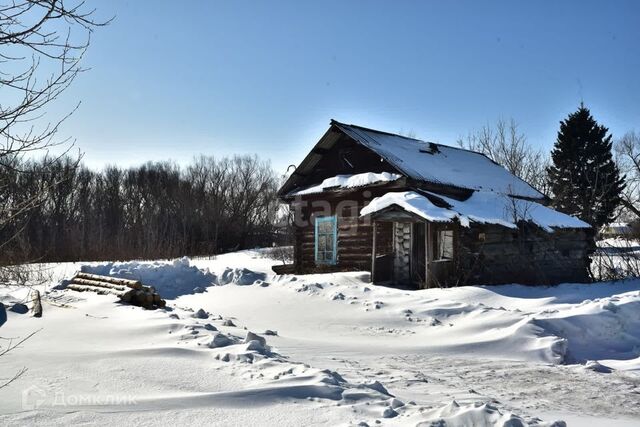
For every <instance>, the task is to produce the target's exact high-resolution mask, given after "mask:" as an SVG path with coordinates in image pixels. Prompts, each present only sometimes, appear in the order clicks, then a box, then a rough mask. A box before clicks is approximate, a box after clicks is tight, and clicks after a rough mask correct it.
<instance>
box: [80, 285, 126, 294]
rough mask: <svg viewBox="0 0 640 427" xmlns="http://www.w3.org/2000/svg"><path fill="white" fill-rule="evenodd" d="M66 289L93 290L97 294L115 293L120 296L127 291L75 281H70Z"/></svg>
mask: <svg viewBox="0 0 640 427" xmlns="http://www.w3.org/2000/svg"><path fill="white" fill-rule="evenodd" d="M67 289H71V290H72V291H78V292H87V291H90V292H95V293H97V294H100V295H105V294H110V295H116V296H122V295H124V294H125V293H127V291H119V290H116V289H111V288H102V287H99V286H91V285H79V284H75V283H71V284H69V285H67Z"/></svg>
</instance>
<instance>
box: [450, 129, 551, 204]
mask: <svg viewBox="0 0 640 427" xmlns="http://www.w3.org/2000/svg"><path fill="white" fill-rule="evenodd" d="M458 145H459V146H460V147H462V148H466V149H468V150H473V151H477V152H479V153H482V154H484V155H486V156H487V157H489V158H490V159H491V160H493V161H494V162H496V163H498V164H499V165H501V166H503V167H505V168H506V169H507V170H508V171H509V172H511V173H512V174H514V175H516V176H517V177H519V178H522V179H523V180H525V181H526V182H528V183H529V184H531V185H532V186H533V187H535V188H536V189H537V190H538V191H540V192H541V193H543V194H548V187H547V186H548V184H547V179H546V167H547V165H548V163H549V158H548V156H547V155H545V153H544V152H543V151H542V150H538V149H535V148H534V147H533V146H531V145H530V144H529V143H528V142H527V137H526V136H525V135H524V133H522V132H520V130H519V129H518V123H517V122H516V121H515V120H514V119H509V120H508V121H506V120H504V119H499V120H498V121H497V122H496V124H495V126H491V125H486V126H483V127H482V128H481V129H480V130H478V131H475V132H471V133H469V135H467V137H466V138H460V139H458Z"/></svg>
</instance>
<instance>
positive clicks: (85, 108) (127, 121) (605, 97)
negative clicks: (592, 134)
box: [52, 0, 640, 172]
mask: <svg viewBox="0 0 640 427" xmlns="http://www.w3.org/2000/svg"><path fill="white" fill-rule="evenodd" d="M90 3H96V4H95V6H96V7H97V8H98V9H99V12H100V16H108V15H116V19H115V21H114V22H113V23H112V24H111V25H110V26H108V27H106V28H102V29H99V30H98V31H97V32H96V33H95V34H94V36H93V38H92V45H91V47H90V50H89V52H88V53H87V55H86V62H85V65H86V66H89V67H91V70H90V71H89V72H87V73H84V74H83V75H81V76H80V77H79V78H78V79H77V80H76V82H75V83H74V86H73V87H72V88H70V89H69V91H68V92H67V93H66V94H65V96H64V98H63V99H62V100H61V101H60V102H58V103H57V104H56V106H55V109H56V111H53V112H52V113H57V112H60V113H61V112H63V111H65V109H68V108H69V106H71V105H72V104H73V103H74V102H76V101H77V100H81V101H82V105H81V107H80V109H79V110H78V111H77V112H76V113H75V114H74V115H73V116H72V117H71V118H70V119H69V120H68V122H66V123H65V125H64V127H63V128H62V134H63V135H70V136H73V137H75V138H76V139H77V145H78V146H79V147H80V148H81V150H82V151H83V152H84V153H85V163H87V164H88V165H89V166H91V167H96V168H100V167H102V166H103V165H105V164H107V163H115V164H120V165H123V166H126V165H131V164H139V163H142V162H145V161H147V160H166V159H172V160H174V161H176V162H179V163H186V162H188V161H189V160H190V159H192V158H193V156H195V155H199V154H201V153H202V154H207V155H214V156H225V155H232V154H233V153H257V154H258V155H260V156H261V157H264V158H269V159H271V160H272V163H273V165H274V167H275V168H276V169H277V170H278V171H280V172H282V171H284V169H285V168H286V166H287V165H289V164H291V163H294V164H295V163H298V162H299V161H300V160H302V157H303V156H304V155H305V154H306V152H307V151H308V150H309V149H310V148H311V146H312V145H313V144H314V143H315V142H316V141H317V140H318V139H319V138H320V136H321V135H322V134H323V133H324V132H325V130H326V129H327V127H328V125H329V120H330V119H331V118H335V119H337V120H340V121H344V122H348V123H356V124H360V125H363V126H369V127H374V128H379V129H382V130H387V131H391V132H398V131H401V132H411V133H413V134H415V135H416V136H418V137H419V138H422V139H427V140H430V141H436V142H440V143H444V144H455V141H456V139H457V138H458V137H459V136H464V135H466V134H467V133H468V132H469V131H471V130H474V129H477V128H479V127H481V126H482V125H484V124H486V123H488V122H495V120H496V119H498V118H499V117H505V118H510V117H513V118H514V119H516V120H517V121H518V122H519V123H520V125H521V129H522V131H524V132H525V133H526V134H527V136H528V139H529V141H530V142H531V143H532V144H534V145H537V146H540V147H543V148H551V146H552V144H553V142H554V139H555V134H556V132H557V128H558V122H559V121H560V120H561V119H563V118H564V117H565V116H566V115H567V114H568V113H569V112H571V111H573V110H575V109H576V108H577V106H578V104H579V103H580V100H581V99H582V100H584V102H585V104H586V105H587V106H588V107H589V108H591V110H592V113H593V114H594V116H595V117H596V119H597V120H599V121H600V122H601V123H602V124H604V125H606V126H608V127H609V128H610V129H611V131H612V132H613V134H614V136H616V135H618V136H620V135H621V134H622V133H624V132H626V131H628V130H631V129H634V128H635V129H636V130H638V129H640V19H639V18H640V1H600V2H591V1H526V2H525V1H500V2H498V1H495V2H484V1H482V2H481V1H464V2H463V1H391V0H389V1H345V0H343V1H335V2H333V1H314V2H311V1H309V2H307V1H275V0H274V1H270V2H267V1H256V2H249V1H213V0H212V1H204V0H203V1H195V0H191V1H153V2H152V1H136V0H130V1H124V0H98V1H95V2H90ZM57 110H59V111H57Z"/></svg>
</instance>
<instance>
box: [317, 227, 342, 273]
mask: <svg viewBox="0 0 640 427" xmlns="http://www.w3.org/2000/svg"><path fill="white" fill-rule="evenodd" d="M337 234H338V233H337V227H336V217H335V216H321V217H317V218H316V262H317V263H318V264H335V263H336V244H337V240H338V235H337Z"/></svg>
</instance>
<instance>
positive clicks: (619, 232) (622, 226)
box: [599, 222, 633, 239]
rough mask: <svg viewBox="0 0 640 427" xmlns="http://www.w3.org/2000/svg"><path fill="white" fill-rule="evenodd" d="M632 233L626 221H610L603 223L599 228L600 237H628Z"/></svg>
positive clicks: (631, 228) (630, 226)
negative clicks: (609, 222)
mask: <svg viewBox="0 0 640 427" xmlns="http://www.w3.org/2000/svg"><path fill="white" fill-rule="evenodd" d="M632 233H633V227H632V225H631V224H630V223H628V222H612V223H611V224H607V225H604V226H603V227H602V228H601V229H600V233H599V234H600V237H602V238H604V239H607V238H610V237H628V236H630V235H631V234H632Z"/></svg>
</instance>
